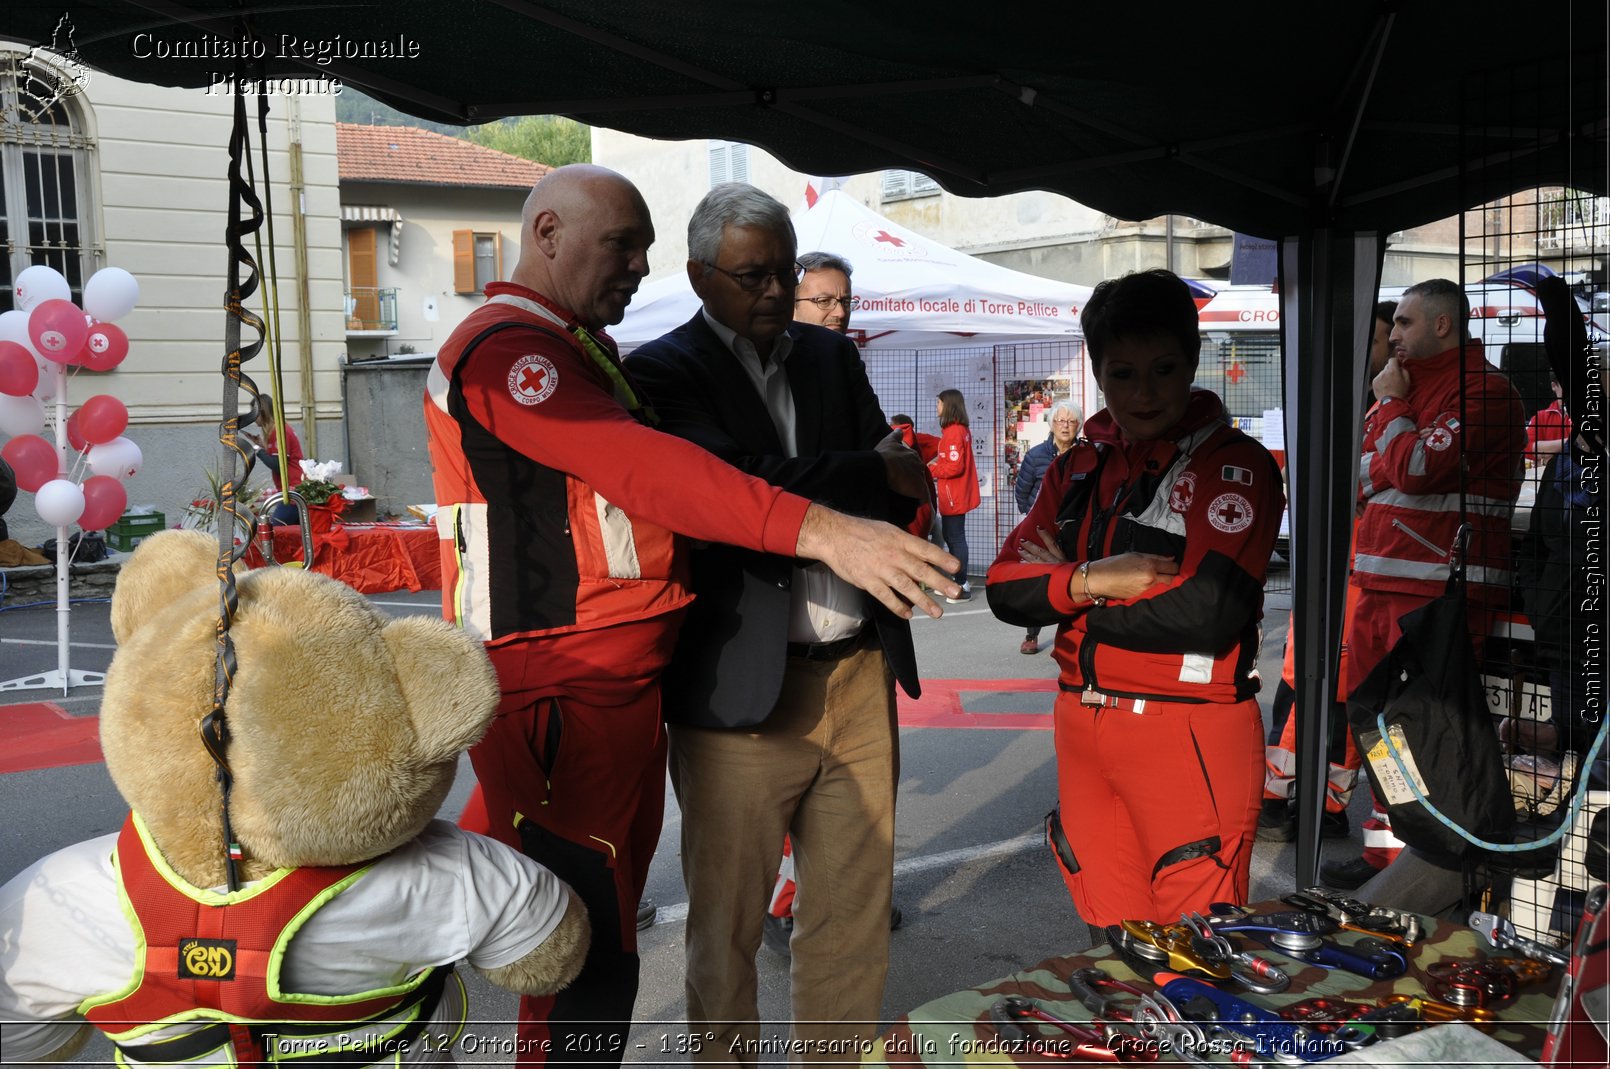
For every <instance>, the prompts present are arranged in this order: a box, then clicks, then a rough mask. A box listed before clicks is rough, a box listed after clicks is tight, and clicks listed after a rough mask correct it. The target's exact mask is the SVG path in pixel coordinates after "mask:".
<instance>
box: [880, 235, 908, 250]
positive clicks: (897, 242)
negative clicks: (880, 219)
mask: <svg viewBox="0 0 1610 1069" xmlns="http://www.w3.org/2000/svg"><path fill="white" fill-rule="evenodd" d="M872 240H873V241H882V242H887V243H888V244H890V245H893V246H894V247H895V248H897V249H903V248H905V247H906V243H905V240H904V239H902V238H897V237H895V236H894V235H893V234H891V233H889V232H888V231H887V230H880V231H878V232H877V233H876V234H873V235H872Z"/></svg>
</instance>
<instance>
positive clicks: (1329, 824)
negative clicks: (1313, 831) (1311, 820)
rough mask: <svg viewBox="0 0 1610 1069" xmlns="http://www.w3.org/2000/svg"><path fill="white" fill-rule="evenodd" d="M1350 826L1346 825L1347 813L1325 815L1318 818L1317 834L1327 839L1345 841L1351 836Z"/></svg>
mask: <svg viewBox="0 0 1610 1069" xmlns="http://www.w3.org/2000/svg"><path fill="white" fill-rule="evenodd" d="M1352 831H1353V830H1352V826H1351V825H1349V824H1348V823H1347V811H1346V810H1343V811H1342V812H1340V813H1326V814H1325V815H1324V816H1323V817H1320V818H1319V833H1320V834H1321V835H1323V836H1324V837H1325V838H1327V839H1345V838H1347V837H1348V836H1349V835H1351V834H1352Z"/></svg>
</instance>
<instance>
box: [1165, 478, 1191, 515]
mask: <svg viewBox="0 0 1610 1069" xmlns="http://www.w3.org/2000/svg"><path fill="white" fill-rule="evenodd" d="M1195 497H1196V475H1195V473H1193V472H1189V471H1187V472H1184V473H1182V474H1181V475H1180V477H1179V478H1178V479H1175V480H1174V488H1173V489H1172V490H1170V491H1169V492H1168V507H1169V508H1171V509H1173V510H1174V511H1175V512H1178V513H1179V514H1180V515H1182V516H1183V515H1185V514H1186V513H1187V512H1190V511H1191V500H1192V499H1193V498H1195Z"/></svg>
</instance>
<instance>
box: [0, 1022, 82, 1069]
mask: <svg viewBox="0 0 1610 1069" xmlns="http://www.w3.org/2000/svg"><path fill="white" fill-rule="evenodd" d="M18 1027H20V1026H18V1025H9V1026H7V1027H6V1028H5V1029H3V1031H4V1032H12V1030H13V1029H16V1028H18ZM44 1027H48V1028H49V1039H50V1041H51V1042H59V1043H60V1044H61V1045H60V1046H58V1047H54V1048H52V1049H50V1050H44V1051H42V1050H39V1049H38V1046H37V1044H38V1043H39V1041H40V1040H42V1039H44V1036H43V1035H42V1034H39V1033H38V1032H36V1033H35V1034H34V1035H32V1036H30V1037H29V1039H28V1042H29V1046H28V1047H27V1048H22V1049H26V1051H27V1053H26V1054H25V1055H23V1056H21V1057H26V1060H27V1061H29V1062H65V1061H70V1060H71V1059H72V1058H73V1056H74V1055H76V1054H77V1053H78V1052H79V1051H81V1050H83V1049H84V1044H86V1043H88V1042H89V1037H90V1036H92V1035H94V1034H95V1029H94V1028H93V1027H92V1026H91V1025H90V1023H89V1022H88V1021H86V1020H83V1019H82V1018H79V1019H78V1021H77V1023H76V1024H74V1023H72V1022H69V1021H53V1022H51V1023H50V1024H49V1025H48V1026H44ZM23 1042H24V1041H23V1039H22V1037H21V1036H18V1035H16V1034H12V1035H8V1036H6V1037H5V1039H4V1045H5V1047H6V1048H10V1049H13V1050H15V1049H19V1048H21V1044H22V1043H23ZM14 1043H15V1044H17V1045H16V1046H14V1045H13V1044H14ZM21 1057H19V1059H18V1060H21ZM4 1060H5V1061H6V1062H7V1063H9V1062H10V1061H11V1060H12V1059H11V1058H9V1057H7V1058H4Z"/></svg>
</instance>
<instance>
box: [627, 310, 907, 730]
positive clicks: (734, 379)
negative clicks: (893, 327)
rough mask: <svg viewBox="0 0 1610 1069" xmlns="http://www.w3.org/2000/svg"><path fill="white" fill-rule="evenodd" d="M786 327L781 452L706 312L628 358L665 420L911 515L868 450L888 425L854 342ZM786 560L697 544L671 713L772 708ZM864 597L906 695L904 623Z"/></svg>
mask: <svg viewBox="0 0 1610 1069" xmlns="http://www.w3.org/2000/svg"><path fill="white" fill-rule="evenodd" d="M788 332H789V334H791V335H792V336H793V338H794V348H793V351H792V353H790V354H789V357H788V361H787V363H786V364H785V365H784V366H785V368H786V369H787V374H788V383H789V388H790V389H791V390H792V391H793V395H794V409H795V416H796V418H795V437H796V438H797V445H798V452H799V456H798V457H795V458H792V459H790V458H789V457H787V456H784V454H783V446H782V442H781V441H780V440H779V439H778V437H777V429H776V427H775V426H773V424H772V421H771V414H770V413H769V412H767V411H766V404H765V401H764V400H763V399H762V398H761V397H760V395H759V394H758V393H756V392H755V388H754V385H753V384H752V383H751V382H750V381H749V376H748V375H747V374H745V373H744V369H743V367H742V366H741V365H740V364H739V363H738V358H737V357H735V356H733V355H732V352H731V351H730V350H729V349H728V348H727V347H726V346H725V345H723V344H722V343H721V339H720V338H719V337H717V336H716V333H715V331H713V330H711V329H710V325H709V324H708V323H706V322H705V320H704V314H703V312H700V313H697V314H695V315H694V317H693V318H692V319H691V320H689V321H688V322H687V323H684V324H683V325H682V326H680V327H678V328H676V329H675V330H673V331H671V332H670V333H669V334H666V335H665V336H664V337H661V338H659V339H657V340H655V341H652V342H650V343H648V344H647V345H644V346H642V347H640V348H638V349H637V350H636V351H635V352H633V353H632V354H631V356H629V357H628V358H627V359H626V368H627V370H628V371H629V372H630V373H631V375H632V377H633V379H634V380H635V381H636V382H637V383H638V384H639V385H640V386H641V387H642V389H643V392H644V393H645V394H646V395H647V397H648V400H649V402H650V404H651V405H652V406H653V408H654V411H655V413H656V414H657V415H658V416H659V418H660V429H661V430H664V431H669V432H670V433H672V434H675V435H678V436H680V437H683V438H686V439H688V440H689V441H691V442H695V443H697V444H699V445H701V446H703V447H704V448H705V449H708V450H709V451H710V452H712V453H714V454H715V455H716V456H718V457H720V458H721V459H722V460H725V461H726V462H727V463H729V464H732V465H733V466H734V467H737V468H739V469H741V470H743V471H745V472H748V473H749V474H751V475H754V476H756V477H757V478H761V479H765V480H766V481H767V482H769V483H771V484H772V485H774V486H781V487H783V488H784V489H787V490H790V491H792V492H794V493H796V494H799V495H801V496H803V497H808V498H810V499H811V500H813V501H818V502H821V503H822V504H824V505H827V506H829V507H830V508H834V509H837V510H839V511H841V512H848V513H851V514H853V515H856V516H868V517H874V518H877V519H884V520H888V521H890V522H892V523H895V524H899V525H903V524H905V523H907V522H909V521H910V519H911V516H912V514H913V512H914V510H915V508H916V502H915V501H911V500H909V499H907V498H903V497H901V496H900V495H898V494H895V493H892V492H890V491H889V490H888V488H887V485H886V476H885V472H884V465H883V460H882V458H881V457H879V455H878V454H877V453H876V452H874V451H873V448H874V446H876V445H877V443H878V441H879V440H880V439H882V438H884V437H885V436H886V435H887V434H888V433H889V424H888V423H887V421H885V419H884V418H883V412H882V410H881V409H880V408H879V405H878V398H877V395H876V394H874V393H873V392H872V386H871V384H870V383H869V382H868V381H867V376H866V368H865V367H864V366H863V365H862V363H861V356H860V354H859V353H858V352H857V351H856V348H855V345H854V344H853V343H851V342H850V340H849V339H848V338H845V337H844V336H843V335H841V334H837V333H834V332H833V331H830V330H827V329H826V328H824V327H817V326H807V325H804V324H799V323H796V324H794V325H793V326H792V327H790V328H789V331H788ZM671 489H672V492H674V488H671ZM795 563H796V561H795V560H794V558H792V557H782V556H777V555H775V554H767V553H758V552H755V551H753V550H748V549H739V548H737V547H735V546H726V545H702V544H701V545H699V546H697V547H696V548H695V549H694V550H693V552H692V566H693V590H694V592H695V593H696V594H697V595H698V597H697V598H696V599H695V600H694V603H693V605H692V607H691V608H690V609H689V610H688V617H687V619H686V621H684V623H683V625H682V634H681V637H680V639H679V640H678V642H677V648H676V655H675V656H674V657H673V658H672V660H671V665H670V667H669V668H668V669H667V670H666V672H665V676H664V679H663V691H664V702H665V718H666V719H667V720H668V721H670V722H671V723H673V724H691V725H695V726H698V727H744V726H746V725H750V724H756V723H759V722H760V721H762V720H764V719H765V718H766V717H767V716H768V715H769V714H770V713H771V710H772V707H773V706H774V705H775V704H776V702H777V695H778V693H779V692H780V691H781V689H782V682H783V669H784V667H785V666H786V662H787V656H788V649H787V647H788V619H789V591H790V587H791V586H792V583H793V569H794V565H795ZM863 597H864V601H865V609H864V611H865V613H866V615H867V618H868V620H869V621H870V622H871V624H872V625H874V626H876V628H877V636H878V639H879V640H880V641H881V642H882V644H883V651H884V654H885V656H886V657H887V658H888V661H889V666H890V668H891V669H892V670H893V671H894V675H895V678H896V679H898V680H899V681H900V685H901V687H902V688H904V689H905V691H906V693H907V694H910V695H911V696H913V697H916V696H917V694H918V693H919V691H920V688H919V686H918V682H917V658H916V654H915V652H914V651H913V649H912V645H911V625H910V624H909V623H908V622H906V621H905V620H902V619H900V618H899V617H898V616H896V615H894V614H893V613H891V612H889V611H888V610H887V609H885V608H884V607H883V605H882V604H881V603H879V602H878V601H877V600H876V599H874V598H872V597H871V596H870V595H863Z"/></svg>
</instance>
